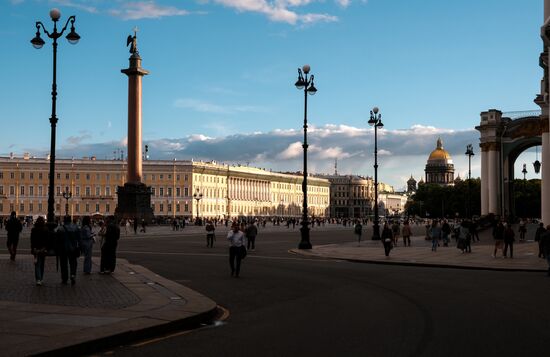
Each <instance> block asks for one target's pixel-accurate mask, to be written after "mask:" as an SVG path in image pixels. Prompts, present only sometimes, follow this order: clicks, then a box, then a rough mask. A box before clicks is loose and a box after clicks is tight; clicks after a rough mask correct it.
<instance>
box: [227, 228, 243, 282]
mask: <svg viewBox="0 0 550 357" xmlns="http://www.w3.org/2000/svg"><path fill="white" fill-rule="evenodd" d="M227 239H228V240H229V266H230V267H231V276H235V277H236V278H238V277H239V274H240V272H241V260H242V258H243V256H244V255H245V254H246V253H244V252H246V248H245V246H244V233H243V232H242V231H241V230H239V224H238V223H236V222H235V223H233V224H232V225H231V230H230V231H229V233H227ZM243 251H244V252H243Z"/></svg>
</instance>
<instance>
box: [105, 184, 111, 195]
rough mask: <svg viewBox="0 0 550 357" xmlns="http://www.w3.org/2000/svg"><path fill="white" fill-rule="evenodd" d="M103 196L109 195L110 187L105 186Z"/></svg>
mask: <svg viewBox="0 0 550 357" xmlns="http://www.w3.org/2000/svg"><path fill="white" fill-rule="evenodd" d="M105 196H111V187H109V186H107V187H105Z"/></svg>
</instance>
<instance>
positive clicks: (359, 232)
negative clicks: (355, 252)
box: [353, 220, 363, 246]
mask: <svg viewBox="0 0 550 357" xmlns="http://www.w3.org/2000/svg"><path fill="white" fill-rule="evenodd" d="M353 233H354V234H355V235H356V236H357V246H360V245H361V236H362V235H363V225H361V222H360V221H359V220H358V221H356V222H355V227H354V228H353Z"/></svg>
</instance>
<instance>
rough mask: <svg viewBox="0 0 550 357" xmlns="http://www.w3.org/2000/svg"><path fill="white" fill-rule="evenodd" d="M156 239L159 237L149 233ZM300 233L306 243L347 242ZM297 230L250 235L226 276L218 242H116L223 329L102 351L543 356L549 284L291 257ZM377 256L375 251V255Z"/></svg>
mask: <svg viewBox="0 0 550 357" xmlns="http://www.w3.org/2000/svg"><path fill="white" fill-rule="evenodd" d="M159 233H160V232H159ZM353 238H354V237H353V234H352V233H351V230H346V231H341V230H340V231H338V230H336V231H329V232H319V231H313V232H312V238H311V239H312V242H313V243H314V244H325V243H334V242H339V241H343V240H350V239H353ZM298 241H299V233H298V231H297V230H296V231H294V232H287V231H285V230H283V229H281V230H280V231H279V232H264V233H262V232H261V233H260V235H259V236H258V239H257V249H256V251H255V252H251V254H249V256H248V257H247V258H246V260H245V261H244V262H243V267H242V272H241V275H242V276H241V278H239V279H235V278H232V277H230V276H229V268H228V258H227V247H226V243H225V241H224V239H223V237H222V235H221V234H218V241H217V242H216V246H215V247H214V248H213V249H209V248H206V247H205V242H204V237H203V236H202V234H201V235H200V236H199V235H186V236H174V235H172V234H167V235H162V234H157V235H156V236H155V237H150V238H131V239H127V240H126V239H125V240H122V241H121V244H120V251H119V255H120V256H121V257H124V258H126V259H128V260H129V261H130V262H132V263H137V264H141V265H144V266H146V267H148V268H149V269H151V270H153V271H155V272H157V273H158V274H160V275H163V276H165V277H167V278H169V279H172V280H175V281H178V282H180V283H182V284H184V285H186V286H189V287H190V288H192V289H195V290H197V291H199V292H201V293H203V294H205V295H207V296H209V297H211V298H212V299H214V300H215V301H217V302H218V303H219V304H220V305H221V306H223V307H224V308H226V309H227V310H228V311H229V313H230V316H229V318H228V319H227V320H226V321H225V322H226V324H224V325H221V326H219V327H208V328H204V329H200V330H197V331H193V332H191V333H187V334H181V335H176V336H172V337H167V338H163V339H160V340H151V341H144V343H143V344H139V346H124V347H121V348H119V349H116V350H114V351H112V352H113V353H114V354H115V355H120V356H130V355H132V356H153V355H154V356H158V355H164V356H172V355H185V356H499V357H502V356H548V337H549V336H550V309H549V299H550V278H548V277H546V276H545V275H541V274H540V273H515V272H491V271H482V270H479V271H471V270H459V269H433V268H423V267H401V266H388V265H370V264H360V263H349V262H344V261H332V260H314V259H303V258H301V257H299V256H294V255H291V254H289V253H287V250H288V249H290V248H294V247H295V246H296V245H297V243H298ZM381 254H382V249H381Z"/></svg>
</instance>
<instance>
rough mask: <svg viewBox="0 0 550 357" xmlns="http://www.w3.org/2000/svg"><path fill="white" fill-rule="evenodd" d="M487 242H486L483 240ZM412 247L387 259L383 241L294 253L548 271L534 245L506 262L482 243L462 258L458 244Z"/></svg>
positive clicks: (518, 246)
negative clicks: (436, 247) (433, 249)
mask: <svg viewBox="0 0 550 357" xmlns="http://www.w3.org/2000/svg"><path fill="white" fill-rule="evenodd" d="M482 239H483V238H482ZM411 241H412V242H411V247H404V246H402V245H401V243H402V240H401V239H400V241H399V243H400V244H399V245H398V246H396V247H394V249H392V251H391V252H390V256H389V257H386V256H385V255H384V248H383V246H382V243H381V242H380V241H372V240H368V241H363V242H361V246H357V242H347V243H342V244H329V245H319V246H314V247H313V249H311V250H302V249H292V250H291V252H292V253H295V254H299V255H303V256H308V257H319V258H324V259H327V258H329V259H340V260H348V261H353V262H362V263H375V264H399V265H413V266H431V267H442V268H460V269H487V270H510V271H541V272H542V271H544V272H546V271H548V264H547V262H546V259H541V258H538V245H537V243H535V242H533V241H527V242H525V243H518V242H516V243H515V244H514V258H513V259H510V258H503V257H502V250H499V251H498V253H497V257H496V258H493V257H492V254H493V249H494V246H493V244H492V241H491V242H489V241H486V242H484V241H482V242H481V243H475V244H472V253H464V254H462V253H461V251H460V250H458V249H457V248H456V243H455V242H454V240H453V241H452V242H451V243H450V244H449V247H443V246H441V247H438V249H437V251H436V252H432V251H431V241H425V240H424V237H413V238H412V239H411Z"/></svg>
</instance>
